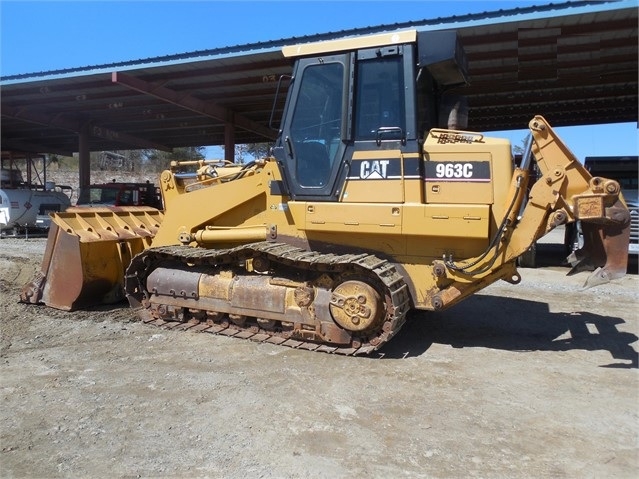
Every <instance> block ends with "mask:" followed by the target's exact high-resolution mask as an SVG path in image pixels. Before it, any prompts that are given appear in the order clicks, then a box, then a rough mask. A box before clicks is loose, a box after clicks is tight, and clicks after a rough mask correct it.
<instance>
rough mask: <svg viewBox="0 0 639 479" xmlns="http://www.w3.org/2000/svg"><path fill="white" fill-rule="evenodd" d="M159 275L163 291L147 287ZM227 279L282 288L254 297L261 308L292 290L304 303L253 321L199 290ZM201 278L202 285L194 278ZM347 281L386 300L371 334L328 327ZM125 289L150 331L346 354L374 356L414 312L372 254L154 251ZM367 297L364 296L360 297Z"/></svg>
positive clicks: (392, 272) (283, 248) (399, 282)
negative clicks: (195, 333) (165, 330)
mask: <svg viewBox="0 0 639 479" xmlns="http://www.w3.org/2000/svg"><path fill="white" fill-rule="evenodd" d="M258 266H260V268H261V270H259V271H258V272H255V271H252V272H251V271H250V270H251V269H253V270H258V268H257V267H258ZM154 272H155V273H154ZM229 272H230V273H229ZM153 274H155V275H156V276H157V275H159V276H161V278H160V279H161V281H156V283H157V284H158V285H159V286H157V287H151V288H148V286H147V284H148V283H153V276H152V275H153ZM225 274H226V275H227V276H228V275H230V274H232V276H233V278H234V279H239V280H240V283H235V284H244V283H241V281H245V282H248V284H250V283H251V281H261V280H262V279H263V278H265V280H264V281H266V283H265V284H267V286H268V287H267V288H266V289H269V288H271V289H272V288H273V287H272V286H271V285H272V284H275V285H276V286H275V287H280V289H279V290H277V292H276V293H269V292H268V291H267V292H266V293H264V296H262V295H261V293H258V294H257V296H259V298H258V299H257V300H256V299H255V296H256V295H255V294H253V299H252V300H253V301H258V302H260V304H265V305H268V304H269V302H270V301H273V302H276V301H275V299H272V298H271V297H270V296H268V295H269V294H272V296H273V297H274V298H275V296H278V295H279V294H280V293H281V294H282V295H284V293H283V292H282V291H283V290H282V288H285V287H288V288H289V290H290V291H289V292H290V293H294V294H295V297H296V300H297V304H295V305H294V308H289V309H287V312H286V313H285V315H282V314H280V313H273V312H271V313H269V311H255V312H254V314H256V316H264V317H263V318H260V317H256V316H247V315H246V308H242V307H239V306H238V305H237V304H236V303H237V301H236V300H235V299H234V298H233V299H232V300H227V301H222V300H220V299H219V298H207V297H203V295H202V294H201V291H200V286H198V285H199V284H200V278H201V277H202V275H204V276H206V278H212V279H211V281H222V279H221V278H223V277H224V275H225ZM195 277H197V281H196V280H194V279H192V278H195ZM349 280H355V281H349ZM345 282H346V283H350V284H355V285H359V284H363V283H365V284H364V286H366V285H370V286H372V287H373V288H374V289H375V290H376V291H377V292H378V293H379V295H380V299H381V301H380V304H382V303H383V305H382V306H381V308H380V311H381V312H380V313H379V321H377V320H376V321H374V322H371V324H370V327H366V328H364V330H361V331H357V327H356V326H357V322H356V323H355V326H354V327H353V328H350V329H351V330H350V331H346V330H345V329H344V328H341V327H340V326H338V325H337V324H336V322H334V321H333V320H332V319H331V320H330V321H328V320H327V317H330V315H331V313H329V311H335V309H333V308H335V307H336V306H335V305H336V304H337V300H336V297H337V298H339V297H342V296H340V294H337V293H336V288H335V287H336V286H339V285H341V284H344V283H345ZM165 283H168V284H169V286H165ZM158 288H159V289H160V290H162V291H158ZM162 288H164V289H162ZM167 288H168V289H167ZM216 288H217V289H219V287H216ZM235 288H236V290H237V289H238V286H235ZM125 289H126V294H127V297H128V299H129V302H130V303H131V306H132V307H133V308H134V309H135V310H136V312H137V315H138V317H139V319H140V320H141V321H143V322H145V323H147V324H152V325H155V326H159V327H162V328H168V329H176V330H189V331H199V332H207V333H212V334H220V335H225V336H232V337H236V338H242V339H248V340H251V341H258V342H268V343H273V344H278V345H282V346H288V347H292V348H298V349H307V350H310V351H318V352H326V353H332V354H341V355H361V354H368V353H370V352H372V351H375V350H377V349H379V348H380V347H381V346H382V345H383V344H385V343H386V342H388V341H389V340H390V339H391V338H392V337H393V336H394V335H395V334H396V333H397V331H399V329H400V328H401V326H402V325H403V324H404V321H405V319H406V314H407V312H408V310H409V307H410V298H409V294H408V288H407V286H406V284H405V283H404V280H403V277H402V275H401V274H400V273H399V272H398V271H397V270H396V268H395V266H394V265H393V264H391V263H390V262H389V261H387V260H384V259H380V258H378V257H376V256H374V255H370V254H357V255H354V254H347V255H335V254H322V253H319V252H314V251H306V250H303V249H300V248H297V247H294V246H290V245H287V244H282V243H270V242H260V243H254V244H249V245H243V246H240V247H237V248H232V249H220V250H212V249H204V248H191V247H186V246H168V247H159V248H150V249H148V250H146V251H144V252H143V253H141V254H140V255H138V256H136V257H135V258H134V259H133V261H132V262H131V265H130V266H129V268H128V270H127V273H126V277H125ZM149 289H151V291H149ZM214 289H215V288H214ZM234 294H236V295H241V296H246V297H250V296H251V292H249V291H245V292H243V291H242V290H241V287H240V289H239V290H238V292H234ZM362 295H363V293H362V294H360V292H359V291H357V292H356V293H355V296H354V297H355V298H361V297H362ZM291 296H293V294H289V295H288V297H291ZM322 298H323V299H322ZM227 299H228V298H227ZM246 301H250V300H246ZM359 302H365V301H364V300H359ZM322 303H323V304H322ZM343 303H344V302H342V304H343ZM352 303H355V304H354V305H353V304H352ZM357 303H358V301H357V300H353V299H352V300H351V301H350V303H349V301H348V300H347V301H346V306H344V310H345V311H346V310H348V305H349V304H350V305H351V307H355V308H357V307H358V304H357ZM368 303H369V304H370V303H371V301H368ZM364 307H366V305H365V306H364ZM267 309H268V308H267ZM373 310H374V308H373ZM291 311H292V313H291ZM338 312H339V311H338ZM349 314H350V313H349ZM357 321H359V320H357ZM327 331H328V332H327Z"/></svg>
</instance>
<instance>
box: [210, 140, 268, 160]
mask: <svg viewBox="0 0 639 479" xmlns="http://www.w3.org/2000/svg"><path fill="white" fill-rule="evenodd" d="M272 146H273V145H272V143H247V144H243V145H235V151H234V157H235V162H236V163H246V161H247V160H248V161H252V160H255V159H257V158H264V157H266V156H268V154H269V151H270V149H271V147H272ZM221 148H222V150H224V147H223V146H222V147H221Z"/></svg>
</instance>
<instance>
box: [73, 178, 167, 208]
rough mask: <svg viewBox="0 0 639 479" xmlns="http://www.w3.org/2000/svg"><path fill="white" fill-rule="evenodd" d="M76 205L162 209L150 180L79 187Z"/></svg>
mask: <svg viewBox="0 0 639 479" xmlns="http://www.w3.org/2000/svg"><path fill="white" fill-rule="evenodd" d="M76 206H80V207H95V206H150V207H152V208H157V209H162V195H161V193H160V190H159V188H158V187H157V186H155V185H154V184H153V183H151V182H150V181H147V182H142V183H136V182H118V181H115V180H113V181H112V182H110V183H96V184H92V185H89V186H87V187H84V188H80V194H79V195H78V200H77V201H76Z"/></svg>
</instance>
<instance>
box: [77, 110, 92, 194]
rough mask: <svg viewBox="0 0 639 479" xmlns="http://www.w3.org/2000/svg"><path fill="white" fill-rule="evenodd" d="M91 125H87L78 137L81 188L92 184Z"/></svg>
mask: <svg viewBox="0 0 639 479" xmlns="http://www.w3.org/2000/svg"><path fill="white" fill-rule="evenodd" d="M89 128H90V126H89V124H88V123H87V124H85V125H84V126H83V127H82V129H81V130H80V133H79V135H78V155H79V158H80V163H79V175H80V188H86V187H87V186H89V185H90V184H91V152H90V151H89Z"/></svg>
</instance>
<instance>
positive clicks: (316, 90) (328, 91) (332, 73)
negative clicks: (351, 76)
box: [274, 54, 351, 201]
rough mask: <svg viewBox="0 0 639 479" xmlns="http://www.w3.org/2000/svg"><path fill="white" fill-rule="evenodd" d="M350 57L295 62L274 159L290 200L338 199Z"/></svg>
mask: <svg viewBox="0 0 639 479" xmlns="http://www.w3.org/2000/svg"><path fill="white" fill-rule="evenodd" d="M350 58H351V55H348V54H343V55H332V56H327V57H318V58H307V59H301V60H299V62H298V64H297V68H296V72H295V76H294V79H293V83H292V90H291V92H290V93H289V95H290V96H289V106H288V108H287V111H286V112H285V117H284V123H283V125H282V131H281V134H280V138H279V141H278V145H277V146H276V148H275V150H274V153H275V156H276V158H277V159H278V163H279V164H280V166H281V167H282V170H283V173H284V176H285V178H286V184H287V189H288V190H289V193H290V195H291V197H292V198H293V199H309V200H316V201H332V200H335V199H336V198H337V197H338V196H339V190H340V188H339V185H338V184H337V178H338V177H339V171H340V169H341V168H342V167H343V163H342V159H343V157H344V151H345V144H344V142H343V140H342V139H343V138H345V131H344V126H345V124H346V121H345V116H346V111H347V110H348V109H347V108H346V105H347V98H348V94H347V93H348V72H349V71H350V61H351V60H350Z"/></svg>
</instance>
